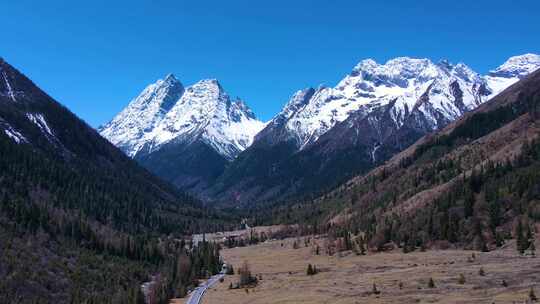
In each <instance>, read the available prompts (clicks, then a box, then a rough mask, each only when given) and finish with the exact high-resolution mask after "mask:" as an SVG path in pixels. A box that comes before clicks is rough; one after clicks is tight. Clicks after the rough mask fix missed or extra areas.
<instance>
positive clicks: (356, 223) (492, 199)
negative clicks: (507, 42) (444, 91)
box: [255, 71, 540, 250]
mask: <svg viewBox="0 0 540 304" xmlns="http://www.w3.org/2000/svg"><path fill="white" fill-rule="evenodd" d="M539 118H540V71H537V72H535V73H533V74H531V75H530V76H529V77H527V78H526V79H524V80H522V81H520V82H518V83H517V84H515V85H513V86H512V87H510V88H509V89H507V90H505V91H504V92H502V93H501V94H500V95H498V96H497V97H495V98H494V99H492V100H491V101H490V102H488V103H486V104H485V105H483V106H481V107H480V108H479V109H477V110H476V111H473V112H472V113H469V114H468V115H466V116H465V117H464V118H462V119H461V120H459V121H457V122H455V123H453V124H451V125H450V126H448V127H447V128H445V129H443V130H442V131H441V132H439V133H437V134H435V135H430V136H427V137H424V138H422V139H421V140H419V142H417V143H416V144H415V145H413V146H412V147H410V148H409V149H407V150H406V151H404V152H402V153H400V154H398V155H397V156H395V157H394V158H392V159H391V160H390V161H389V162H388V163H387V164H385V165H383V166H381V167H379V168H377V169H375V170H373V171H372V172H370V173H369V174H367V175H366V176H359V177H357V178H354V179H352V180H350V181H349V182H348V183H346V184H345V185H343V186H341V187H340V188H338V189H336V190H334V191H332V192H329V193H328V194H326V195H324V196H322V197H321V198H319V199H317V200H313V201H309V202H300V203H297V204H296V205H294V206H282V207H279V206H278V207H276V208H274V209H273V210H272V211H271V212H269V213H267V216H268V217H267V218H272V220H274V221H278V222H299V223H304V224H305V225H306V226H307V227H311V228H310V229H318V230H328V229H330V230H331V229H332V227H334V226H335V227H342V228H343V227H345V228H346V229H348V230H350V231H354V232H358V231H363V232H366V235H367V239H368V240H369V244H370V246H371V247H372V248H375V249H377V248H378V249H382V248H384V247H383V246H384V245H385V244H387V243H389V242H393V243H394V244H396V245H398V246H401V247H405V248H406V250H409V249H411V250H414V248H417V247H421V246H428V245H441V244H444V246H460V247H466V248H476V249H482V250H489V249H491V248H494V247H496V246H501V245H502V244H503V243H504V241H505V239H508V238H516V239H518V240H521V241H520V242H521V245H520V246H522V247H523V248H521V249H523V250H524V249H525V247H527V246H528V244H529V243H528V242H527V241H524V240H528V239H530V238H531V234H532V233H533V232H534V223H536V222H538V221H539V220H540V205H539V200H540V140H539V139H538V135H539V134H540V120H539ZM270 214H271V215H270ZM255 218H256V219H257V220H258V221H260V222H264V216H261V215H260V213H259V215H257V216H255ZM340 229H341V228H340ZM441 241H442V242H441Z"/></svg>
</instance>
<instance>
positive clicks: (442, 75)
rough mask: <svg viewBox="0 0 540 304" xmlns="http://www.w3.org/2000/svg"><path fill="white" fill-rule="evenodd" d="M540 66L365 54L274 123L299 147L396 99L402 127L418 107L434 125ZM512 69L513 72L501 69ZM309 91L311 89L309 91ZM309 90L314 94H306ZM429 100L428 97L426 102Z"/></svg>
mask: <svg viewBox="0 0 540 304" xmlns="http://www.w3.org/2000/svg"><path fill="white" fill-rule="evenodd" d="M538 67H540V60H539V59H538V55H532V54H527V55H523V56H516V57H512V58H510V59H509V60H508V61H507V62H506V63H505V64H503V65H502V66H501V67H499V68H498V69H496V70H495V71H494V72H492V73H491V74H490V75H489V76H481V75H479V74H478V73H476V72H474V71H473V70H472V69H471V68H470V67H468V66H467V65H465V64H464V63H458V64H456V65H453V64H451V63H449V62H448V61H447V60H442V61H440V62H439V63H436V64H435V63H433V62H432V61H431V60H429V59H425V58H424V59H417V58H410V57H398V58H394V59H391V60H388V61H387V62H386V63H385V64H379V63H377V62H376V61H374V60H373V59H365V60H362V61H361V62H360V63H358V65H356V66H355V67H354V69H353V71H352V72H351V73H350V74H349V75H347V76H346V77H345V78H344V79H343V80H341V81H340V82H339V83H338V84H337V86H335V87H334V88H319V89H318V90H313V89H308V90H303V91H299V92H297V93H296V94H294V95H293V97H292V98H291V100H290V101H289V102H288V103H287V104H286V106H285V107H284V108H283V110H282V111H281V112H280V113H279V114H278V115H277V116H275V117H274V119H273V120H272V121H271V122H270V123H271V124H277V123H279V124H285V126H286V129H287V130H288V131H289V133H290V135H291V137H293V138H295V139H296V141H297V144H298V148H299V149H303V148H304V147H306V146H308V145H309V144H311V143H313V142H315V141H316V140H317V139H318V138H319V137H320V136H321V135H322V134H324V133H325V132H326V131H328V130H329V129H330V128H332V127H333V126H334V125H335V124H336V123H338V122H341V121H344V120H345V119H347V118H348V117H349V116H350V115H351V114H352V113H356V112H358V113H361V114H362V113H364V114H367V113H369V112H370V111H372V110H373V109H376V108H379V107H382V106H387V105H391V111H390V113H391V116H392V118H393V120H394V123H395V124H396V125H397V126H398V127H400V126H401V125H402V124H403V123H404V119H405V118H406V116H407V114H408V113H410V112H411V111H412V110H413V109H416V110H417V111H420V112H422V113H423V114H424V116H425V117H426V119H427V120H428V121H429V122H430V125H431V126H430V127H431V128H432V129H433V130H435V129H436V128H438V127H439V126H438V123H439V121H440V120H441V117H443V119H444V120H446V121H453V120H455V119H457V118H459V117H460V116H461V115H463V113H464V112H466V111H470V110H472V109H474V108H476V107H477V106H478V105H480V104H481V103H483V102H485V101H487V100H488V99H490V98H491V97H493V96H495V95H497V94H498V93H500V92H501V91H502V90H504V89H505V88H507V87H508V86H509V85H511V84H512V83H514V82H516V81H517V80H519V77H524V76H525V75H527V74H528V73H530V72H532V71H534V70H535V69H537V68H538ZM503 71H504V72H506V73H508V72H511V75H516V76H512V77H510V78H509V77H508V75H507V74H501V73H502V72H503ZM308 92H309V93H310V94H307V93H308ZM306 95H309V96H308V97H309V98H307V99H306V98H304V97H305V96H306ZM426 100H427V102H426Z"/></svg>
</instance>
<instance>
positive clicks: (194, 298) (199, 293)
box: [186, 273, 225, 304]
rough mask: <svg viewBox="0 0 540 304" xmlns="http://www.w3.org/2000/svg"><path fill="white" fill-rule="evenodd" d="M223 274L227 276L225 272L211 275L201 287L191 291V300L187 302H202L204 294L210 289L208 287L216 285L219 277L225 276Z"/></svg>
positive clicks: (197, 303) (190, 303) (198, 303)
mask: <svg viewBox="0 0 540 304" xmlns="http://www.w3.org/2000/svg"><path fill="white" fill-rule="evenodd" d="M223 276H225V274H223V273H220V274H216V275H214V276H211V277H210V279H208V280H207V281H206V282H204V283H203V284H202V285H200V286H199V287H197V288H195V289H194V290H193V292H191V295H190V296H189V300H188V301H187V303H186V304H200V303H201V299H202V297H203V296H204V293H205V292H206V291H207V290H208V288H210V287H212V286H214V284H216V283H217V282H219V279H221V278H223Z"/></svg>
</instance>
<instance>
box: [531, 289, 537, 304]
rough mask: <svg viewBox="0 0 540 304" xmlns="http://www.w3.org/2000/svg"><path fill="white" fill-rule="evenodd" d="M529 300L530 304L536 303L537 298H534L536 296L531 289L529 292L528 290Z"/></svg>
mask: <svg viewBox="0 0 540 304" xmlns="http://www.w3.org/2000/svg"><path fill="white" fill-rule="evenodd" d="M529 300H531V301H532V302H536V301H538V298H537V297H536V294H535V293H534V289H533V288H532V287H531V290H529Z"/></svg>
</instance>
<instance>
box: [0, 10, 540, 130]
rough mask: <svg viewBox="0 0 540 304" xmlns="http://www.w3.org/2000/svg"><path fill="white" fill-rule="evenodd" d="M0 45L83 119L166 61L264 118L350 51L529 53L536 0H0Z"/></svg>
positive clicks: (490, 58)
mask: <svg viewBox="0 0 540 304" xmlns="http://www.w3.org/2000/svg"><path fill="white" fill-rule="evenodd" d="M0 1H1V2H2V3H1V5H0V9H1V11H2V16H1V17H0V29H1V30H0V31H1V33H2V34H1V38H0V41H1V42H0V56H2V57H4V58H5V59H6V60H7V61H8V62H10V63H11V64H13V65H15V66H16V67H17V68H19V69H20V70H21V71H23V72H24V73H25V74H26V75H27V76H29V77H30V78H32V79H33V80H34V81H35V82H36V83H37V84H38V85H40V86H41V87H42V88H43V89H45V90H46V91H47V92H48V93H50V94H51V95H52V96H53V97H55V98H56V99H57V100H59V101H60V102H62V103H63V104H65V105H67V106H68V107H69V108H70V109H71V110H72V111H73V112H75V113H76V114H78V115H79V116H80V117H82V118H83V119H85V120H86V121H87V122H89V123H90V124H91V125H93V126H98V125H100V124H102V123H105V122H107V121H108V120H109V119H111V118H112V117H113V116H114V114H116V113H117V112H118V111H119V110H121V109H122V108H123V107H124V106H125V105H126V104H127V103H128V102H129V101H130V100H131V99H132V98H133V97H135V96H136V95H137V94H138V93H139V92H140V91H141V90H142V89H143V88H144V87H145V86H146V85H147V84H149V83H151V82H154V81H155V80H156V79H158V78H161V77H163V76H164V75H165V74H167V73H169V72H172V73H174V74H175V75H177V77H179V78H180V79H181V81H182V82H183V83H184V85H190V84H192V83H194V82H196V81H198V80H200V79H203V78H218V79H219V80H220V82H221V83H222V85H223V86H224V87H225V89H226V90H227V91H228V93H229V94H230V95H232V96H239V97H241V98H242V99H244V100H245V101H246V102H247V103H248V104H249V105H250V106H251V107H252V108H253V110H254V111H255V112H256V114H257V115H258V116H259V117H260V118H262V119H264V120H267V119H269V118H271V117H272V116H273V115H274V114H275V113H277V112H278V111H279V110H280V108H281V107H282V106H283V104H284V103H286V102H287V100H288V98H289V96H290V95H291V94H292V93H293V92H295V91H296V90H298V89H301V88H304V87H308V86H317V85H319V84H321V83H324V84H327V85H335V84H336V83H337V82H338V81H339V80H340V79H341V78H342V77H343V76H344V75H345V74H346V73H348V72H349V71H350V70H351V69H352V68H353V66H354V65H355V64H356V63H357V62H358V61H359V60H361V59H364V58H373V59H375V60H376V61H378V62H385V61H386V60H387V59H389V58H393V57H396V56H412V57H427V58H431V59H432V60H434V61H438V60H439V59H441V58H447V59H449V60H450V61H452V62H459V61H463V62H465V63H467V64H468V65H470V66H471V67H472V68H473V69H475V70H476V71H478V72H481V73H485V72H486V71H488V70H489V69H491V68H494V67H496V66H497V65H499V64H501V63H502V62H503V61H504V60H505V59H506V58H507V57H509V56H511V55H517V54H522V53H526V52H534V53H538V52H540V1H537V0H529V1H433V0H432V1H374V0H373V1H370V2H369V3H368V2H367V1H354V0H350V1H338V0H334V1H329V0H328V1H317V0H287V1H281V0H273V1H255V0H251V1H235V0H228V1H223V0H215V1H210V0H208V1H195V0H193V1H181V0H170V1H169V0H154V1H150V0H148V1H137V0H131V1H113V0H110V1H100V0H97V1H54V0H49V1H33V0H32V1H30V0H17V1H8V0H0Z"/></svg>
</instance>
